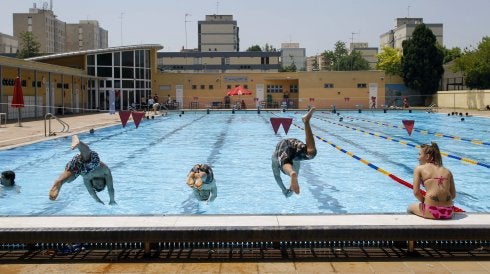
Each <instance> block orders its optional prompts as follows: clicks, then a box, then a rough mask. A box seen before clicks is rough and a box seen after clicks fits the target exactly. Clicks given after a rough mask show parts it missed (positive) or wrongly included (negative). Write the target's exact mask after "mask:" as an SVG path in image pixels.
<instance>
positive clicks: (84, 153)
mask: <svg viewBox="0 0 490 274" xmlns="http://www.w3.org/2000/svg"><path fill="white" fill-rule="evenodd" d="M75 148H78V150H79V151H80V154H77V155H75V156H74V157H73V158H72V159H71V161H70V162H68V163H67V164H66V167H65V170H64V171H63V173H61V175H60V177H59V178H58V179H57V180H56V181H55V182H54V184H53V186H52V187H51V190H50V192H49V199H51V200H53V201H54V200H56V198H57V197H58V194H59V192H60V189H61V186H62V185H63V184H64V183H70V182H73V181H74V180H75V179H76V178H77V177H78V176H79V175H81V176H82V177H83V182H84V184H85V187H86V188H87V191H88V193H89V194H90V196H92V198H94V199H95V200H96V201H97V202H99V203H101V204H103V203H104V202H102V200H100V198H99V197H98V196H97V193H96V192H100V191H102V190H104V189H105V187H106V186H107V191H108V192H109V198H110V201H109V204H110V205H114V204H116V201H115V200H114V187H113V183H112V173H111V170H110V169H109V167H108V166H107V165H106V164H104V163H103V162H102V161H101V160H100V159H99V155H98V154H97V152H95V151H93V150H91V149H90V148H89V147H88V145H87V144H85V143H83V142H82V141H80V140H79V139H78V136H77V135H73V136H72V141H71V149H75Z"/></svg>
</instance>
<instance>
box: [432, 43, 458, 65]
mask: <svg viewBox="0 0 490 274" xmlns="http://www.w3.org/2000/svg"><path fill="white" fill-rule="evenodd" d="M437 46H438V47H439V49H440V50H441V52H442V54H443V55H444V60H443V61H442V63H443V64H447V63H449V62H451V61H453V60H455V59H456V58H459V57H461V54H462V53H461V49H460V48H458V47H454V48H452V49H447V48H446V47H444V46H441V45H439V44H437Z"/></svg>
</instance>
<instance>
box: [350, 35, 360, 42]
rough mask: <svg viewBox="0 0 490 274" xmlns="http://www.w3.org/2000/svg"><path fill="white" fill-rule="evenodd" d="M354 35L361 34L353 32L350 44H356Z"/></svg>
mask: <svg viewBox="0 0 490 274" xmlns="http://www.w3.org/2000/svg"><path fill="white" fill-rule="evenodd" d="M354 34H359V32H351V38H350V43H351V44H353V43H354Z"/></svg>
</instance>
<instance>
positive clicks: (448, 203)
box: [407, 143, 456, 219]
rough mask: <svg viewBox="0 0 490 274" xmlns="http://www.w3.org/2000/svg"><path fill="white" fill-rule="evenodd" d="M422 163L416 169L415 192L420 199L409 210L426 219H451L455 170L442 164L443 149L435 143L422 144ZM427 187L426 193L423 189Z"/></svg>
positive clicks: (414, 174)
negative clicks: (441, 150)
mask: <svg viewBox="0 0 490 274" xmlns="http://www.w3.org/2000/svg"><path fill="white" fill-rule="evenodd" d="M418 159H419V165H418V166H417V167H416V168H415V170H414V172H413V194H414V195H415V198H417V199H418V200H419V203H414V204H411V205H410V206H409V207H408V210H407V211H408V213H413V214H415V215H418V216H420V217H424V218H427V219H451V218H452V217H453V215H454V206H453V200H454V198H456V187H455V185H454V179H453V174H452V173H451V171H449V169H447V168H445V167H444V166H443V165H442V157H441V152H440V151H439V146H438V145H437V144H436V143H432V144H430V145H425V144H424V145H421V146H420V151H419V157H418ZM421 186H422V187H425V190H426V194H425V197H424V195H423V194H422V192H421Z"/></svg>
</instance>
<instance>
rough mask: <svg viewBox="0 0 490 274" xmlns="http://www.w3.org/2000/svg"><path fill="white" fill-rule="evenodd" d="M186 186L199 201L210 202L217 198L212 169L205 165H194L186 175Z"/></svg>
mask: <svg viewBox="0 0 490 274" xmlns="http://www.w3.org/2000/svg"><path fill="white" fill-rule="evenodd" d="M187 185H188V186H189V187H191V188H192V192H193V193H194V196H195V197H196V198H197V199H198V200H200V201H206V202H212V201H214V200H215V199H216V197H218V188H217V187H216V180H214V175H213V169H211V167H210V166H208V165H206V164H196V165H194V166H193V167H192V169H191V171H189V175H187Z"/></svg>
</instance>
